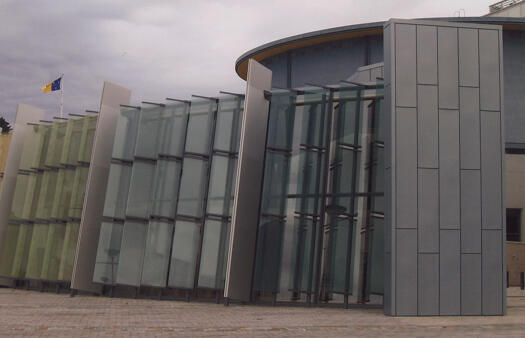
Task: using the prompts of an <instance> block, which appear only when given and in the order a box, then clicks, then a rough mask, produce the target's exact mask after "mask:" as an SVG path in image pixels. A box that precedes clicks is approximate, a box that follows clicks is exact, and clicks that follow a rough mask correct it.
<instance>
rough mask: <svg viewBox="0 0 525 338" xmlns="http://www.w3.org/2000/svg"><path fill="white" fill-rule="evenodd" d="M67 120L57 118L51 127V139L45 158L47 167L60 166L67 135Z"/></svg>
mask: <svg viewBox="0 0 525 338" xmlns="http://www.w3.org/2000/svg"><path fill="white" fill-rule="evenodd" d="M66 129H67V121H63V120H56V121H54V122H53V125H52V127H51V136H50V139H49V145H48V150H47V154H46V159H45V162H44V163H45V165H46V166H47V167H55V168H56V167H58V166H60V161H61V159H62V151H63V150H64V144H65V142H64V141H65V137H66Z"/></svg>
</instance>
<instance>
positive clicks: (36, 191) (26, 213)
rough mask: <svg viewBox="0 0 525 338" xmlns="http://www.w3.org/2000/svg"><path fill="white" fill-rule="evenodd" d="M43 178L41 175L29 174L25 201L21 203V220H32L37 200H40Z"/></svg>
mask: <svg viewBox="0 0 525 338" xmlns="http://www.w3.org/2000/svg"><path fill="white" fill-rule="evenodd" d="M42 181H43V176H42V174H41V173H31V174H30V175H29V181H28V182H27V190H26V196H25V200H24V202H23V206H24V209H23V211H22V218H23V219H26V220H28V219H29V220H32V219H33V218H35V213H36V206H37V203H38V198H40V192H41V186H42Z"/></svg>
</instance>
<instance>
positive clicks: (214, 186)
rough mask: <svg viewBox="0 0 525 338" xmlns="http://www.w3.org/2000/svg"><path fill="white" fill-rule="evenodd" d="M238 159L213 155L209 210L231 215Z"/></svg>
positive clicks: (216, 213)
mask: <svg viewBox="0 0 525 338" xmlns="http://www.w3.org/2000/svg"><path fill="white" fill-rule="evenodd" d="M236 170H237V159H236V158H228V157H225V156H217V155H215V156H213V159H212V162H211V174H210V186H209V190H208V204H207V207H206V208H207V212H208V213H210V214H215V215H223V216H229V215H231V209H232V207H233V194H234V192H235V172H236Z"/></svg>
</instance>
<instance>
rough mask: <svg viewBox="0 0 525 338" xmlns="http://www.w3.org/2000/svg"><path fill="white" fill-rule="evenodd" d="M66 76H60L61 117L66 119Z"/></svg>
mask: <svg viewBox="0 0 525 338" xmlns="http://www.w3.org/2000/svg"><path fill="white" fill-rule="evenodd" d="M63 114H64V74H61V75H60V117H64V116H63Z"/></svg>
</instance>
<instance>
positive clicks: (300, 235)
mask: <svg viewBox="0 0 525 338" xmlns="http://www.w3.org/2000/svg"><path fill="white" fill-rule="evenodd" d="M318 237H319V225H318V224H317V223H315V222H314V221H313V220H312V219H308V218H302V217H295V219H294V239H293V252H292V271H291V272H292V277H291V279H290V289H291V290H294V291H300V292H313V291H314V290H315V286H316V278H315V276H314V269H315V266H316V264H317V255H316V250H317V249H318V248H317V245H318V241H317V238H318Z"/></svg>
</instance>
